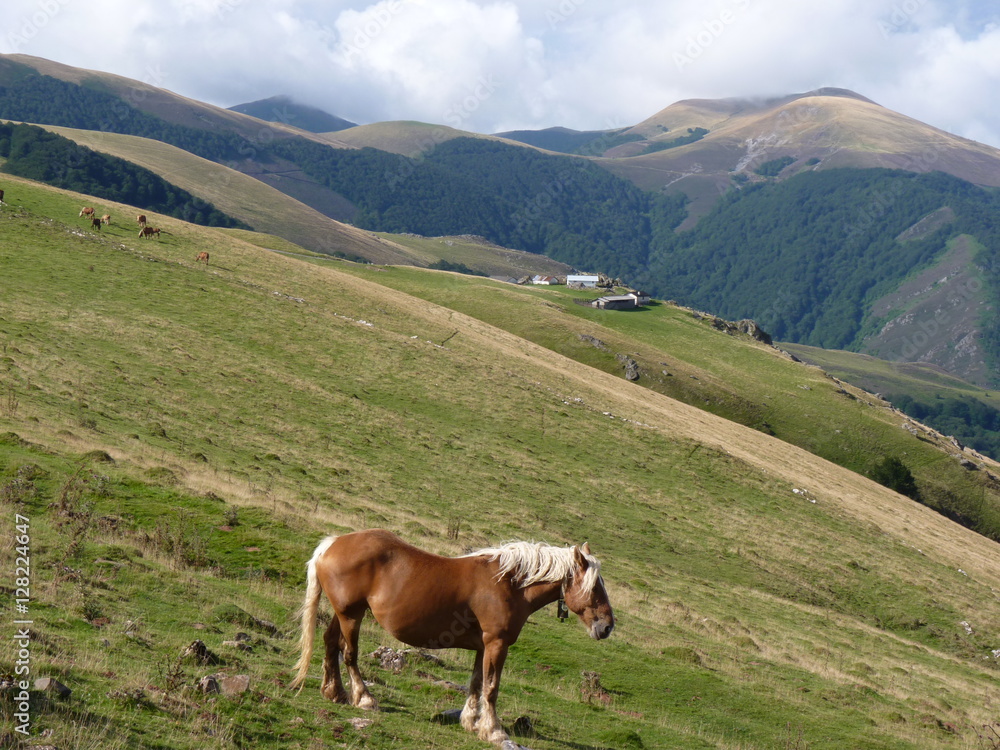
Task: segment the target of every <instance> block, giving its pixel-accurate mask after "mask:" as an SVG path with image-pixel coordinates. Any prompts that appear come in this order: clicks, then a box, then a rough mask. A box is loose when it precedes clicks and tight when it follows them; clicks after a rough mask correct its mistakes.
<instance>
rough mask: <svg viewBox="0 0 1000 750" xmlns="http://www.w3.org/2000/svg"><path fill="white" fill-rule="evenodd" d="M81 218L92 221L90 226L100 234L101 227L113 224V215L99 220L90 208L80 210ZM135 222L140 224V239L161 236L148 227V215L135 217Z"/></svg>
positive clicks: (154, 228)
mask: <svg viewBox="0 0 1000 750" xmlns="http://www.w3.org/2000/svg"><path fill="white" fill-rule="evenodd" d="M80 216H82V217H83V218H86V219H90V226H91V228H93V229H94V230H96V231H98V232H100V231H101V225H102V224H103V225H108V224H110V223H111V214H104V216H101V217H100V218H98V216H97V212H96V211H94V209H93V208H91V207H90V206H84V207H83V208H81V209H80ZM135 220H136V221H137V222H138V223H139V239H145V238H146V237H152V236H153V235H154V234H155V235H156V236H157V238H158V237H159V236H160V231H161V230H159V229H158V228H156V227H150V226H147V225H146V214H139V215H138V216H136V217H135Z"/></svg>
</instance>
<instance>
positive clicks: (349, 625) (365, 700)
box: [338, 612, 378, 711]
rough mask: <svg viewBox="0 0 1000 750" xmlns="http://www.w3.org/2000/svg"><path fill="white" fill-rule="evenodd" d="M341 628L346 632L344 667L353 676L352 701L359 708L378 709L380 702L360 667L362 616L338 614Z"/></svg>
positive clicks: (362, 614)
mask: <svg viewBox="0 0 1000 750" xmlns="http://www.w3.org/2000/svg"><path fill="white" fill-rule="evenodd" d="M338 617H339V619H340V628H341V630H342V631H343V633H344V640H343V646H344V667H346V668H347V675H348V676H349V677H350V678H351V703H353V704H354V705H355V706H357V707H358V708H364V709H368V710H371V711H377V710H378V702H377V701H376V700H375V698H373V697H372V694H371V693H369V692H368V688H366V687H365V681H364V679H363V678H362V677H361V670H359V669H358V636H359V635H360V634H361V618H362V617H364V612H362V613H361V615H360V616H359V617H351V616H348V615H338Z"/></svg>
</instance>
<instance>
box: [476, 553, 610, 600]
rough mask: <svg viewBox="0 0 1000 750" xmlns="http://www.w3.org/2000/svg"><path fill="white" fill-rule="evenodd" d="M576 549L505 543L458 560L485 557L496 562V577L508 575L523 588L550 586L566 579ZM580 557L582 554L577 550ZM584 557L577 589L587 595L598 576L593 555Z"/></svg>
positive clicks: (599, 572)
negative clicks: (579, 584) (585, 562)
mask: <svg viewBox="0 0 1000 750" xmlns="http://www.w3.org/2000/svg"><path fill="white" fill-rule="evenodd" d="M574 549H577V548H576V547H553V546H552V545H551V544H543V543H541V542H506V543H505V544H501V545H500V546H499V547H485V548H483V549H480V550H476V551H475V552H470V553H469V554H467V555H462V557H479V556H484V557H489V558H490V560H496V561H498V562H499V563H500V568H499V570H498V571H497V578H498V579H500V578H503V577H504V576H505V575H507V574H510V576H511V578H512V579H513V580H515V581H517V583H518V584H519V585H520V586H521V587H522V588H524V587H525V586H531V585H533V584H536V583H554V582H555V581H562V580H564V579H566V578H568V577H569V575H570V574H571V573H572V572H573V570H574V569H575V567H576V558H575V556H574V554H573V550H574ZM580 554H583V552H582V551H581V552H580ZM584 557H585V558H587V562H588V563H589V564H588V565H587V569H586V570H585V571H584V573H583V580H582V581H581V586H582V588H583V591H584V592H585V593H590V592H592V591H593V590H594V587H595V586H596V585H597V581H598V580H600V577H601V563H600V561H599V560H598V559H597V558H596V557H594V556H593V555H584Z"/></svg>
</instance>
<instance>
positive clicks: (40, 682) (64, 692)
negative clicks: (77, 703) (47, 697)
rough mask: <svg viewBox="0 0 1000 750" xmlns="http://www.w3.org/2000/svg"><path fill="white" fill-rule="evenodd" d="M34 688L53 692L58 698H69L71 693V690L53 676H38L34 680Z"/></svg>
mask: <svg viewBox="0 0 1000 750" xmlns="http://www.w3.org/2000/svg"><path fill="white" fill-rule="evenodd" d="M35 690H41V691H42V692H43V693H55V694H56V695H57V696H58V697H60V698H69V697H70V696H71V695H72V694H73V691H72V690H70V689H69V688H68V687H66V686H65V685H63V684H62V683H61V682H59V680H57V679H55V678H53V677H39V678H38V679H37V680H35Z"/></svg>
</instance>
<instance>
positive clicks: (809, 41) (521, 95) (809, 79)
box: [0, 0, 1000, 147]
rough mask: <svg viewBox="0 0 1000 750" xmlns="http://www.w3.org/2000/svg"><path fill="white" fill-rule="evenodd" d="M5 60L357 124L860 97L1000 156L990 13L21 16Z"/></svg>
mask: <svg viewBox="0 0 1000 750" xmlns="http://www.w3.org/2000/svg"><path fill="white" fill-rule="evenodd" d="M3 15H4V20H3V23H2V26H0V51H2V52H8V53H9V52H21V53H25V54H29V55H36V56H39V57H45V58H49V59H52V60H56V61H59V62H63V63H66V64H68V65H74V66H77V67H83V68H91V69H95V70H102V71H107V72H113V73H118V74H120V75H124V76H127V77H130V78H136V79H139V80H143V81H146V82H149V83H153V84H155V85H158V86H162V87H164V88H167V89H170V90H171V91H174V92H177V93H179V94H183V95H185V96H189V97H192V98H195V99H201V100H203V101H208V102H210V103H212V104H217V105H220V106H224V107H229V106H233V105H235V104H240V103H243V102H247V101H252V100H255V99H262V98H266V97H269V96H273V95H275V94H288V95H291V96H293V97H294V98H296V99H297V100H299V101H301V102H303V103H306V104H311V105H314V106H317V107H320V108H322V109H325V110H327V111H328V112H331V113H332V114H335V115H338V116H340V117H344V118H346V119H348V120H352V121H354V122H358V123H370V122H378V121H382V120H402V119H405V120H420V121H423V122H430V123H435V124H445V125H451V126H453V127H458V128H462V129H464V130H471V131H475V132H481V133H493V132H498V131H503V130H510V129H515V128H542V127H549V126H553V125H562V126H566V127H570V128H574V129H578V130H590V129H605V128H612V127H624V126H626V125H633V124H635V123H637V122H640V121H641V120H644V119H645V118H647V117H649V116H650V115H652V114H654V113H656V112H657V111H659V110H660V109H663V108H664V107H666V106H667V105H669V104H671V103H673V102H675V101H678V100H680V99H686V98H717V97H729V96H767V95H777V94H787V93H794V92H803V91H809V90H811V89H815V88H819V87H821V86H838V87H842V88H849V89H852V90H854V91H857V92H858V93H860V94H863V95H865V96H867V97H868V98H870V99H873V100H875V101H877V102H878V103H880V104H883V105H885V106H886V107H889V108H891V109H894V110H897V111H899V112H902V113H904V114H907V115H909V116H911V117H915V118H917V119H919V120H923V121H924V122H927V123H930V124H932V125H936V126H937V127H940V128H943V129H945V130H948V131H951V132H953V133H957V134H959V135H963V136H966V137H968V138H973V139H975V140H978V141H982V142H984V143H989V144H991V145H993V146H998V147H1000V96H997V94H998V93H1000V6H998V5H996V4H994V3H991V2H987V1H986V0H839V1H838V0H833V2H826V3H804V2H802V1H801V0H707V1H705V2H698V3H693V2H690V1H689V0H685V1H684V2H681V1H679V0H657V1H656V2H641V1H640V0H495V1H493V0H380V2H370V1H366V0H357V1H352V0H343V1H340V2H338V1H336V0H334V1H332V2H330V1H327V2H324V1H321V0H268V2H257V1H256V0H155V2H154V1H153V0H87V1H86V2H82V1H81V0H5V2H4V14H3Z"/></svg>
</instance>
